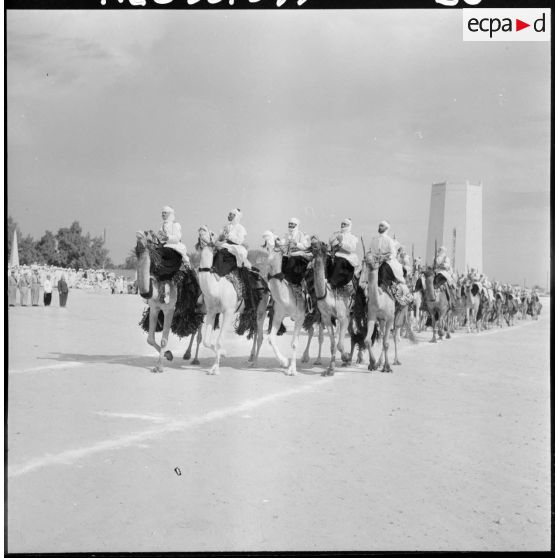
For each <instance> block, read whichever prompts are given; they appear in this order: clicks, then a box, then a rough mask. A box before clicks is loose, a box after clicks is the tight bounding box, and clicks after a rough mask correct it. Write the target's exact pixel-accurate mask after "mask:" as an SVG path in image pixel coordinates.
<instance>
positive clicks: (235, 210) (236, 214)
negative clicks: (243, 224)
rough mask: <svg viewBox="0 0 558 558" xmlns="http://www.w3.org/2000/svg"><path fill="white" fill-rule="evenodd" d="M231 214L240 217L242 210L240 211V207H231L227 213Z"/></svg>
mask: <svg viewBox="0 0 558 558" xmlns="http://www.w3.org/2000/svg"><path fill="white" fill-rule="evenodd" d="M231 213H232V214H233V215H234V216H235V217H236V218H237V219H240V218H241V217H242V212H241V211H240V209H238V207H236V208H234V209H231V210H230V211H229V214H231Z"/></svg>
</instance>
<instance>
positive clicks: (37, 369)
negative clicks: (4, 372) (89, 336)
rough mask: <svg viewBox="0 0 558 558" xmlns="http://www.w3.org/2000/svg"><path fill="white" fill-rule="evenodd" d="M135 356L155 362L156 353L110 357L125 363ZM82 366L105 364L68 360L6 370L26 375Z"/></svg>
mask: <svg viewBox="0 0 558 558" xmlns="http://www.w3.org/2000/svg"><path fill="white" fill-rule="evenodd" d="M136 356H142V357H153V358H154V359H155V360H157V352H156V351H154V352H151V353H144V354H142V355H125V356H119V357H112V358H111V362H119V361H125V360H129V359H130V358H133V357H136ZM84 364H107V363H106V362H105V361H95V362H84V361H77V360H69V361H68V362H61V363H59V364H47V365H45V366H35V367H33V368H20V369H13V370H9V369H8V373H9V374H26V373H29V372H41V371H43V370H57V369H60V370H64V369H66V368H76V367H78V366H83V365H84Z"/></svg>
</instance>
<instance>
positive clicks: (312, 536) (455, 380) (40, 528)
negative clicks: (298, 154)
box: [6, 291, 551, 552]
mask: <svg viewBox="0 0 558 558" xmlns="http://www.w3.org/2000/svg"><path fill="white" fill-rule="evenodd" d="M54 298H55V300H54V306H52V307H50V308H44V307H38V308H21V307H15V308H10V309H9V363H10V370H9V385H8V389H9V391H8V430H7V442H8V451H9V453H8V470H7V480H8V484H7V522H6V525H7V536H8V551H9V552H78V551H83V552H93V551H224V550H228V551H236V550H239V551H250V550H301V551H302V550H479V551H482V550H486V551H489V550H491V551H496V550H498V551H519V550H523V551H525V550H533V551H536V550H549V549H550V536H551V535H550V525H551V517H550V511H551V500H550V498H551V496H550V485H551V472H550V467H551V455H550V405H551V403H550V364H549V351H550V347H549V341H550V340H549V332H550V329H549V328H550V325H549V307H548V299H547V300H546V302H545V308H544V310H543V315H542V317H541V319H540V320H539V321H537V322H534V321H531V320H530V319H529V320H527V321H524V322H522V321H519V322H518V324H517V325H516V326H514V327H511V328H508V327H506V326H504V328H503V329H501V330H500V329H498V330H496V329H492V330H490V331H488V332H484V333H482V334H480V335H477V334H466V333H464V332H463V331H460V332H458V333H457V334H456V335H455V336H454V338H453V339H451V340H447V341H443V342H442V343H439V344H437V345H431V344H430V343H428V342H427V339H428V338H429V337H430V334H421V335H420V342H419V343H418V344H417V345H414V346H411V345H410V343H409V342H407V341H404V342H403V348H402V352H401V355H400V357H401V360H402V361H403V365H402V366H400V367H395V373H394V374H382V373H380V372H368V371H367V369H366V366H359V367H357V366H351V367H349V368H344V369H340V370H339V371H338V372H337V373H336V375H335V376H334V377H333V378H323V377H321V376H320V372H321V371H322V370H323V367H316V366H312V365H310V364H309V365H303V366H300V365H299V368H300V374H299V375H298V376H296V377H287V376H285V375H284V373H283V371H282V370H281V369H280V368H279V366H278V365H277V363H276V361H275V359H274V358H273V355H272V352H271V350H270V347H269V346H268V345H267V343H265V342H264V346H263V348H262V358H261V360H260V368H258V369H250V368H247V367H246V366H245V361H246V356H247V355H248V352H249V348H250V343H249V342H248V341H246V340H244V339H241V338H238V337H234V338H233V337H229V340H228V341H227V347H228V350H229V356H228V357H227V358H226V360H224V361H223V363H222V364H223V365H222V369H221V375H220V376H216V377H213V376H208V375H206V373H205V370H207V369H208V368H209V366H210V362H211V360H212V359H211V356H210V354H209V352H208V351H207V350H206V349H203V348H202V349H201V351H200V357H201V367H200V366H192V365H191V364H189V363H187V362H185V361H183V360H182V359H181V355H182V353H183V352H184V349H185V346H186V342H185V341H180V340H179V339H177V338H175V337H172V336H171V340H170V344H171V349H173V350H174V354H175V357H176V358H175V360H174V361H173V362H172V363H169V364H168V365H167V367H166V370H165V373H163V374H152V373H151V372H150V367H152V366H153V364H154V362H155V355H154V352H153V350H152V349H151V348H150V347H149V346H148V345H147V344H146V341H145V339H146V336H145V334H144V333H143V332H142V331H141V330H140V328H139V327H138V326H137V322H138V321H139V319H140V316H141V312H142V309H143V302H142V301H141V299H140V298H139V297H137V296H132V295H115V296H111V295H110V294H106V293H102V294H101V293H99V294H97V293H92V292H82V291H72V292H70V297H69V303H68V307H67V308H66V309H63V308H59V307H58V301H57V295H56V293H55V295H54ZM305 342H306V338H305V336H304V337H301V345H304V343H305ZM288 343H289V339H288V338H287V337H283V338H281V346H282V348H283V349H285V350H286V348H287V346H288ZM324 349H325V351H324V353H325V352H327V351H328V350H329V349H327V348H326V345H325V344H324ZM316 351H317V344H313V350H312V354H313V355H316ZM301 354H302V347H301V348H299V355H301Z"/></svg>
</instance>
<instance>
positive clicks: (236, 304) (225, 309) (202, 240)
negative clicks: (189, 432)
mask: <svg viewBox="0 0 558 558" xmlns="http://www.w3.org/2000/svg"><path fill="white" fill-rule="evenodd" d="M214 247H215V234H214V233H213V232H211V231H209V230H208V229H207V228H206V227H202V228H200V229H199V232H198V243H197V248H198V249H199V250H200V266H199V269H198V274H199V282H200V288H201V291H202V293H203V299H204V302H205V307H206V316H205V320H204V326H203V327H204V331H203V335H202V339H203V345H204V347H207V348H208V349H211V350H212V351H213V352H214V353H215V361H214V363H213V365H212V366H211V368H210V369H209V370H208V372H207V373H208V374H209V375H217V374H219V372H220V368H219V366H220V362H221V357H224V356H226V354H227V353H226V351H225V349H224V348H223V340H224V339H225V337H226V334H227V332H228V331H229V330H231V329H233V322H234V319H235V316H236V314H237V312H241V311H242V309H243V304H244V303H243V301H242V300H239V299H238V295H237V294H236V290H235V288H234V286H233V284H232V283H231V282H230V281H229V280H228V279H226V278H225V277H219V276H218V275H217V274H216V273H213V272H212V270H211V269H212V265H213V249H214ZM268 300H269V299H268V298H266V297H265V296H264V297H262V300H261V301H260V302H259V304H258V307H257V310H256V312H257V317H258V319H257V334H256V335H255V338H254V343H253V347H252V353H251V355H250V358H249V362H250V365H251V366H252V367H256V366H257V363H258V355H259V350H260V347H261V341H262V338H263V322H264V320H265V310H266V308H267V302H268ZM217 315H219V316H220V319H219V321H218V324H219V330H218V333H217V338H216V339H215V341H214V342H212V340H211V337H212V335H213V331H214V329H216V327H215V326H216V317H217Z"/></svg>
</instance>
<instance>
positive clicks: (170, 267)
mask: <svg viewBox="0 0 558 558" xmlns="http://www.w3.org/2000/svg"><path fill="white" fill-rule="evenodd" d="M161 216H162V218H163V223H162V225H161V228H160V229H159V231H158V232H157V235H156V236H157V238H158V239H159V241H160V244H159V245H158V246H157V247H156V248H155V250H156V252H157V254H158V255H159V258H157V260H158V263H157V264H156V265H155V266H154V269H153V275H154V276H155V277H156V278H157V279H158V280H159V281H162V282H163V288H162V289H161V293H160V301H161V302H162V303H165V304H167V303H168V302H169V300H170V283H169V281H171V280H172V278H173V277H174V275H175V273H176V272H177V271H178V270H179V269H180V267H181V266H183V265H186V266H188V265H190V259H189V258H188V254H187V250H186V246H185V245H184V244H183V243H182V228H181V227H180V223H177V222H176V221H175V216H174V209H173V208H172V207H170V206H168V205H165V207H163V209H162V210H161ZM138 234H142V233H141V231H140V232H139V233H138ZM177 254H179V255H180V258H179V257H178V255H177Z"/></svg>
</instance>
